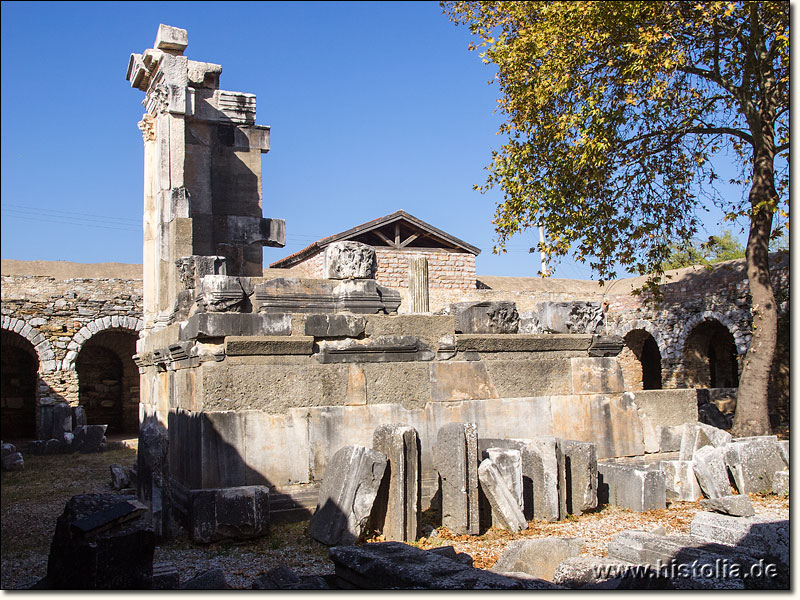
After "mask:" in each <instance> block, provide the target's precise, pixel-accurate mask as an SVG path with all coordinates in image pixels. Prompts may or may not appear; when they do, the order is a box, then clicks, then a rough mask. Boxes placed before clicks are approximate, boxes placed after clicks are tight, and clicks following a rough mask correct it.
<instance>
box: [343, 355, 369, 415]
mask: <svg viewBox="0 0 800 600" xmlns="http://www.w3.org/2000/svg"><path fill="white" fill-rule="evenodd" d="M346 397H347V400H346V402H345V404H346V405H347V406H362V405H364V404H366V403H367V377H366V375H365V374H364V369H362V368H361V367H360V366H358V365H356V364H351V365H350V368H349V369H348V370H347V394H346Z"/></svg>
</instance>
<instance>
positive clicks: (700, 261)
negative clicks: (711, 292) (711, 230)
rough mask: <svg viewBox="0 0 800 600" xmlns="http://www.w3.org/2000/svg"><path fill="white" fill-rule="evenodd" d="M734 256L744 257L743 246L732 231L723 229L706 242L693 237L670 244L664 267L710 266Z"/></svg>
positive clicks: (731, 258)
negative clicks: (686, 240)
mask: <svg viewBox="0 0 800 600" xmlns="http://www.w3.org/2000/svg"><path fill="white" fill-rule="evenodd" d="M735 258H744V246H742V244H741V243H740V242H739V240H737V239H736V238H735V237H733V233H731V232H730V231H729V230H725V231H723V232H722V235H719V236H716V235H712V236H711V237H709V238H708V241H706V242H700V241H699V240H696V239H694V240H690V241H689V242H686V243H682V244H676V243H672V244H670V251H669V255H668V256H667V258H666V260H665V261H664V269H665V270H666V269H680V268H681V267H689V266H692V265H703V266H705V267H707V268H710V267H711V265H713V264H716V263H718V262H722V261H725V260H733V259H735Z"/></svg>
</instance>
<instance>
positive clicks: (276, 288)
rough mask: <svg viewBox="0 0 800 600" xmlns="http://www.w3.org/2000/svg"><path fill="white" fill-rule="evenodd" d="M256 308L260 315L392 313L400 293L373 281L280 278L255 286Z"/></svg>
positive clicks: (395, 309) (396, 305)
mask: <svg viewBox="0 0 800 600" xmlns="http://www.w3.org/2000/svg"><path fill="white" fill-rule="evenodd" d="M255 299H256V306H257V308H258V311H259V312H262V313H271V312H278V313H287V312H290V313H337V312H343V311H347V312H351V313H358V314H375V313H385V314H393V313H396V312H397V308H398V307H399V306H400V301H401V298H400V293H399V292H397V291H396V290H392V289H390V288H387V287H383V286H380V285H378V284H377V283H376V282H375V280H374V279H349V280H342V281H335V280H330V279H297V278H293V277H280V278H278V279H270V280H269V281H265V282H264V283H260V284H258V285H257V286H256V291H255Z"/></svg>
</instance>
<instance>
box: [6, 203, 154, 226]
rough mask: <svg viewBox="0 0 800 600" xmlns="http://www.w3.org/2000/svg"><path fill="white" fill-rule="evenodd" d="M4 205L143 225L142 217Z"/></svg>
mask: <svg viewBox="0 0 800 600" xmlns="http://www.w3.org/2000/svg"><path fill="white" fill-rule="evenodd" d="M2 206H3V207H8V208H10V209H13V210H19V211H22V212H27V213H33V214H37V215H38V214H41V213H53V214H60V215H66V216H68V217H69V216H73V215H74V216H84V217H91V218H93V219H102V220H105V221H127V222H130V223H137V224H139V225H141V223H142V220H141V219H131V218H130V217H112V216H110V215H98V214H97V213H82V212H77V211H72V210H70V211H64V210H58V209H55V208H42V207H38V206H30V205H22V204H10V203H8V202H5V203H3V204H2Z"/></svg>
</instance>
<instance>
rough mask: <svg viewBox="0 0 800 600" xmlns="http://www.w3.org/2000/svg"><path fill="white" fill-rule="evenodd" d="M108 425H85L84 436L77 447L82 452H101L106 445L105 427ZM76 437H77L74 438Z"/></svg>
mask: <svg viewBox="0 0 800 600" xmlns="http://www.w3.org/2000/svg"><path fill="white" fill-rule="evenodd" d="M107 428H108V425H87V426H86V427H85V437H84V438H83V443H82V444H80V446H79V448H80V451H81V452H82V453H83V454H88V453H90V452H102V451H103V450H104V449H105V446H106V429H107ZM76 439H77V438H76Z"/></svg>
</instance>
